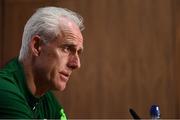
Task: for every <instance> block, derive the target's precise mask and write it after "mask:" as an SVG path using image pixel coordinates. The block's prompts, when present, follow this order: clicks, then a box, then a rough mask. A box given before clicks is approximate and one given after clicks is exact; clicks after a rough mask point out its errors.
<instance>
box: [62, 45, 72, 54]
mask: <svg viewBox="0 0 180 120" xmlns="http://www.w3.org/2000/svg"><path fill="white" fill-rule="evenodd" d="M63 51H64V52H67V53H69V52H71V48H70V47H69V46H64V47H63Z"/></svg>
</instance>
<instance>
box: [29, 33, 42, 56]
mask: <svg viewBox="0 0 180 120" xmlns="http://www.w3.org/2000/svg"><path fill="white" fill-rule="evenodd" d="M41 48H42V40H41V38H40V36H39V35H35V36H33V37H32V39H31V41H30V51H31V52H32V55H35V56H39V54H40V52H41Z"/></svg>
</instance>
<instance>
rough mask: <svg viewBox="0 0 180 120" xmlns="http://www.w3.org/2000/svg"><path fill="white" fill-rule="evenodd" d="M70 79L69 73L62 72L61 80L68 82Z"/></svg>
mask: <svg viewBox="0 0 180 120" xmlns="http://www.w3.org/2000/svg"><path fill="white" fill-rule="evenodd" d="M69 77H70V74H69V73H67V72H60V78H61V79H62V80H63V81H65V82H67V81H68V80H69Z"/></svg>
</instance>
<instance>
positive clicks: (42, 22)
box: [19, 7, 84, 60]
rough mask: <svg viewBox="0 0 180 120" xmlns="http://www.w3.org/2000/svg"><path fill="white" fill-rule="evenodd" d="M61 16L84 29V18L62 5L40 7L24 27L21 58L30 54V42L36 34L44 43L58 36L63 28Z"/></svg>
mask: <svg viewBox="0 0 180 120" xmlns="http://www.w3.org/2000/svg"><path fill="white" fill-rule="evenodd" d="M60 17H66V18H68V19H70V20H72V21H73V22H75V23H76V24H77V25H78V27H79V29H80V30H81V31H82V30H83V29H84V25H83V18H82V17H81V16H80V15H79V14H77V13H75V12H73V11H70V10H68V9H66V8H60V7H44V8H39V9H37V11H36V12H35V13H34V14H33V15H32V16H31V18H30V19H29V20H28V21H27V23H26V25H25V27H24V32H23V37H22V45H21V49H20V53H19V60H22V59H23V58H25V56H26V55H27V54H28V50H29V48H28V44H29V42H30V40H31V39H32V37H33V36H34V35H39V36H40V37H41V38H42V40H43V41H44V43H47V42H48V41H49V40H52V39H54V38H56V37H57V35H58V34H59V32H60V29H61V28H60V20H59V19H60Z"/></svg>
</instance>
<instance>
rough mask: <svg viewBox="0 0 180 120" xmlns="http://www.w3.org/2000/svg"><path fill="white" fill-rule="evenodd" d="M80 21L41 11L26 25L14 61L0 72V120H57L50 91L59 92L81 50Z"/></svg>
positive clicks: (59, 113)
mask: <svg viewBox="0 0 180 120" xmlns="http://www.w3.org/2000/svg"><path fill="white" fill-rule="evenodd" d="M82 22H83V20H82V17H81V16H79V15H78V14H76V13H75V12H72V11H70V10H67V9H63V8H58V7H44V8H40V9H38V10H37V11H36V12H35V13H34V14H33V15H32V17H31V18H30V19H29V20H28V21H27V23H26V25H25V28H24V32H23V37H22V46H21V50H20V54H19V57H18V58H15V59H13V60H11V61H10V62H9V63H8V64H7V65H6V66H5V67H4V68H3V69H2V70H1V71H0V118H30V119H32V118H33V119H36V118H47V119H48V118H58V119H59V118H61V119H66V116H65V113H64V112H63V109H62V107H61V106H60V105H59V104H58V102H57V101H56V99H55V97H54V96H53V95H52V93H51V92H50V90H60V91H63V90H64V89H65V87H66V84H67V82H68V80H69V77H70V75H71V73H72V71H73V70H75V69H77V68H79V67H80V59H79V55H80V54H81V52H82V50H83V37H82V34H81V30H82V29H83V23H82Z"/></svg>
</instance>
